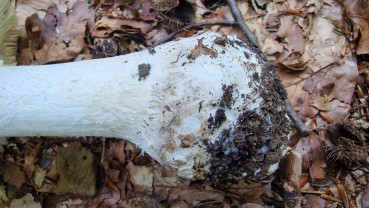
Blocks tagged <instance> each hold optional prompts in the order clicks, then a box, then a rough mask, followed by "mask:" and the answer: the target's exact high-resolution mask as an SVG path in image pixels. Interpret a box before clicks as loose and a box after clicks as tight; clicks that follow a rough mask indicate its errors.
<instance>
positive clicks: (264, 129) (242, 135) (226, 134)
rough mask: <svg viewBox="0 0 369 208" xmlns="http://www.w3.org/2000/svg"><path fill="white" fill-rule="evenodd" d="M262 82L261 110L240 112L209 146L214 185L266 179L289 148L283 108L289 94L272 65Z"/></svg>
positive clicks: (261, 79) (264, 73) (286, 123)
mask: <svg viewBox="0 0 369 208" xmlns="http://www.w3.org/2000/svg"><path fill="white" fill-rule="evenodd" d="M259 79H260V85H261V87H260V88H259V90H260V96H261V97H262V99H263V100H264V101H263V102H262V104H261V107H260V111H257V110H242V109H241V110H242V111H243V113H242V114H241V115H240V116H239V117H238V119H237V123H236V125H234V126H233V127H231V128H230V129H227V130H224V131H223V132H222V134H221V135H220V136H219V139H218V141H216V142H215V143H213V144H209V145H208V151H209V153H210V154H211V155H212V156H211V158H212V159H211V161H210V164H211V167H210V173H209V175H208V178H207V181H208V182H209V183H211V184H212V185H215V186H220V185H221V184H224V183H226V182H236V181H238V180H241V179H246V180H249V181H260V180H261V179H264V178H266V177H267V176H268V171H269V167H270V166H271V165H273V164H276V163H278V162H279V160H280V158H281V157H282V148H281V146H282V145H285V146H287V142H288V137H287V135H288V133H289V132H290V121H289V120H288V119H287V117H286V109H285V105H284V100H285V99H286V97H287V94H286V92H285V90H284V88H283V86H282V84H281V82H280V80H279V79H278V78H277V76H276V74H275V69H274V67H273V66H272V65H270V64H268V63H265V64H264V65H263V68H262V72H261V74H259ZM225 89H227V87H225ZM230 89H231V88H230ZM225 91H227V90H225ZM228 91H229V90H228ZM227 94H231V93H227ZM245 96H246V97H247V95H245ZM223 100H227V99H223ZM228 100H232V99H228ZM245 102H247V99H246V101H245ZM226 103H227V102H224V104H226ZM226 106H227V107H228V105H226ZM276 109H279V110H276Z"/></svg>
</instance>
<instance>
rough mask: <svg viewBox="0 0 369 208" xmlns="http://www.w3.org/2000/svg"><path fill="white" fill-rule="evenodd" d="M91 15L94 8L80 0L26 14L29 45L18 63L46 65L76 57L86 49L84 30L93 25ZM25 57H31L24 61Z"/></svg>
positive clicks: (22, 51)
mask: <svg viewBox="0 0 369 208" xmlns="http://www.w3.org/2000/svg"><path fill="white" fill-rule="evenodd" d="M93 18H94V10H93V9H92V8H89V5H88V4H87V3H85V2H82V1H80V2H76V3H75V4H74V5H73V6H71V7H67V6H66V5H64V6H61V5H52V6H50V7H49V8H48V9H47V10H46V12H42V11H39V12H37V13H35V14H33V15H32V16H30V17H28V18H27V20H26V24H25V27H26V32H27V39H28V41H29V48H24V49H22V50H21V52H20V54H19V55H18V57H20V58H18V64H30V63H35V64H46V63H56V62H65V61H71V60H73V59H75V58H76V57H77V56H78V55H79V54H81V53H84V50H87V48H86V44H85V33H86V29H88V28H92V26H93V22H94V20H93ZM87 32H89V31H88V30H87ZM27 53H31V54H32V56H29V55H27ZM27 57H29V58H31V57H32V58H33V59H32V60H27V59H26V60H24V58H27Z"/></svg>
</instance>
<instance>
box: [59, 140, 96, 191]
mask: <svg viewBox="0 0 369 208" xmlns="http://www.w3.org/2000/svg"><path fill="white" fill-rule="evenodd" d="M56 165H57V170H58V173H59V179H58V182H57V184H56V188H55V190H54V191H55V193H72V194H80V195H87V196H92V195H94V194H95V192H96V181H97V179H96V177H97V167H96V163H95V157H94V155H93V154H92V153H91V152H90V150H88V149H87V148H85V147H82V146H81V144H80V143H79V142H73V143H71V144H70V145H69V146H68V147H66V148H64V149H63V150H62V152H61V153H59V154H58V155H57V156H56Z"/></svg>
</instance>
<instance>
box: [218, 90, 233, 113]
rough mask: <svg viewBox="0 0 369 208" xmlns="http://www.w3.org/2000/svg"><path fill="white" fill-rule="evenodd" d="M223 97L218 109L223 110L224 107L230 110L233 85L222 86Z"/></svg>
mask: <svg viewBox="0 0 369 208" xmlns="http://www.w3.org/2000/svg"><path fill="white" fill-rule="evenodd" d="M222 89H223V96H222V99H221V101H220V107H222V108H224V107H225V106H227V107H228V108H229V109H231V108H232V104H233V98H232V93H233V85H228V86H227V85H223V88H222Z"/></svg>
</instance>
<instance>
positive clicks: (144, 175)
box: [126, 162, 154, 194]
mask: <svg viewBox="0 0 369 208" xmlns="http://www.w3.org/2000/svg"><path fill="white" fill-rule="evenodd" d="M126 168H127V170H128V172H129V180H130V182H131V183H132V185H133V186H134V190H135V191H136V192H140V193H144V194H151V193H152V191H153V179H154V176H153V167H146V166H137V165H133V163H132V162H128V164H127V166H126Z"/></svg>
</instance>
